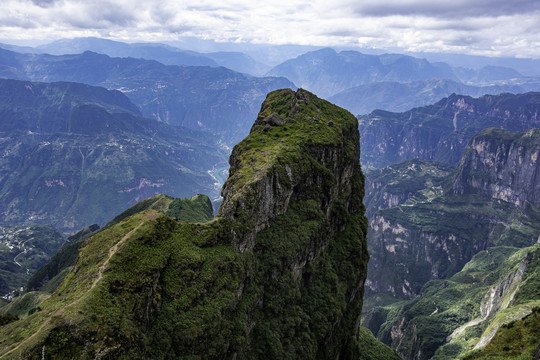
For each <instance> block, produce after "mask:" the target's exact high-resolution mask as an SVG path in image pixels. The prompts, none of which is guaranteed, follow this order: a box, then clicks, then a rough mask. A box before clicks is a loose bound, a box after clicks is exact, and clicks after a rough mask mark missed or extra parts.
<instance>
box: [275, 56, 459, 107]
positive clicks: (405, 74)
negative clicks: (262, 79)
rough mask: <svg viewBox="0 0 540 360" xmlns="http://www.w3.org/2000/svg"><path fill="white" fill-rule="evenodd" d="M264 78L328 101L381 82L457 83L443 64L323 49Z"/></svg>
mask: <svg viewBox="0 0 540 360" xmlns="http://www.w3.org/2000/svg"><path fill="white" fill-rule="evenodd" d="M267 75H269V76H283V77H286V78H287V79H289V80H291V81H292V82H293V83H295V85H296V86H298V87H301V88H305V89H309V90H310V91H314V92H316V93H319V94H320V95H321V96H325V97H329V96H331V95H334V94H337V93H338V92H341V91H343V90H345V89H350V88H352V87H355V86H359V85H364V84H369V83H372V82H380V81H398V82H409V81H416V80H427V79H431V78H433V77H438V78H445V79H451V80H456V81H457V80H458V78H457V77H456V75H455V74H454V73H453V71H452V68H451V67H450V66H448V65H447V64H444V63H433V64H432V63H430V62H428V61H427V60H425V59H418V58H414V57H412V56H406V55H399V54H385V55H366V54H362V53H359V52H356V51H342V52H339V53H338V52H336V51H335V50H333V49H330V48H325V49H321V50H317V51H312V52H308V53H306V54H303V55H301V56H299V57H297V58H295V59H291V60H287V61H285V62H284V63H282V64H280V65H278V66H276V67H274V68H273V69H272V70H270V71H269V72H268V73H267Z"/></svg>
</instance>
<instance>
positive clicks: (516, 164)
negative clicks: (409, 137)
mask: <svg viewBox="0 0 540 360" xmlns="http://www.w3.org/2000/svg"><path fill="white" fill-rule="evenodd" d="M538 131H539V130H537V129H536V130H534V129H533V130H529V131H526V132H524V133H522V134H517V135H514V134H511V133H509V132H507V131H503V130H495V129H490V130H487V131H485V132H483V133H481V134H479V135H478V136H476V137H474V138H473V139H472V140H471V143H470V144H469V147H468V148H467V150H466V152H465V155H464V156H463V159H462V161H461V162H460V165H459V167H458V168H457V169H456V171H455V172H454V173H451V172H447V173H446V178H445V177H444V174H443V176H442V177H439V178H438V182H437V184H439V185H438V186H440V189H439V190H438V191H437V189H436V187H433V186H432V185H433V183H431V184H429V183H427V182H426V183H425V184H426V187H425V188H424V189H421V190H417V187H416V186H415V185H417V184H418V182H419V183H422V181H421V179H422V177H420V176H418V177H417V182H411V181H410V179H409V177H407V176H404V175H405V174H404V173H403V168H405V167H406V166H405V165H406V164H408V163H403V164H401V165H399V164H398V165H393V166H392V167H388V168H386V169H381V170H378V171H377V172H376V174H378V173H381V174H384V173H386V178H387V180H388V179H393V180H392V181H390V183H389V185H387V187H388V188H398V189H399V188H401V189H402V192H403V193H407V192H409V193H413V195H410V194H408V193H407V194H405V195H403V196H405V197H408V199H407V200H406V201H404V202H403V203H401V204H399V205H398V206H394V207H389V208H386V209H382V210H379V211H374V210H368V213H369V212H370V211H372V212H373V213H374V215H373V216H372V217H371V219H370V231H369V233H368V243H369V246H370V253H371V261H370V264H369V266H370V268H369V274H370V275H369V277H368V282H367V288H368V289H369V290H370V291H373V292H384V293H389V294H392V295H393V296H396V297H399V298H409V299H410V298H412V297H414V296H416V295H418V294H419V291H420V289H421V287H422V286H423V284H425V283H426V282H427V281H429V280H432V279H442V278H447V277H449V276H451V275H452V274H454V273H455V272H457V271H459V270H460V269H461V268H462V267H463V265H465V263H466V262H468V261H469V260H470V259H471V257H472V256H473V255H474V254H475V253H477V252H478V251H480V250H484V249H486V248H487V247H490V246H497V245H509V246H519V247H524V246H530V245H531V244H533V243H535V242H536V240H537V239H538V230H539V229H538V225H537V222H538V214H537V211H536V210H534V208H531V207H530V206H529V207H526V206H525V204H526V203H531V204H533V205H535V206H536V204H537V202H536V201H537V200H536V197H537V194H538V190H537V189H538V187H539V186H540V185H539V184H538V181H537V176H538V175H537V174H538V173H539V170H538V169H539V167H540V165H539V164H540V162H538V161H537V157H538V152H539V150H538V147H539V146H540V137H539V136H538V134H539V132H538ZM479 150H481V151H479ZM424 166H425V167H427V166H426V165H424ZM392 174H393V175H392ZM424 179H429V178H428V177H425V176H424ZM433 179H435V178H433ZM368 184H369V182H368ZM390 185H391V186H390ZM407 189H409V190H407ZM414 190H417V191H416V192H414ZM377 197H380V194H376V195H370V196H369V197H367V198H369V199H375V198H377ZM374 204H375V205H377V204H378V205H377V206H378V207H383V206H384V204H381V203H380V202H379V203H376V202H374Z"/></svg>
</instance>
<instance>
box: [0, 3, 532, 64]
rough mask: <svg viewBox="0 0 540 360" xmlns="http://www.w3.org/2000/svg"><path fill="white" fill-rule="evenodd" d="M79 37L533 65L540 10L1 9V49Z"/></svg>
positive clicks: (385, 6)
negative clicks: (349, 49) (436, 55)
mask: <svg viewBox="0 0 540 360" xmlns="http://www.w3.org/2000/svg"><path fill="white" fill-rule="evenodd" d="M141 2H142V4H140V3H141ZM85 36H98V37H105V38H109V39H113V40H119V41H129V42H131V41H160V42H166V41H174V40H176V39H178V38H179V37H182V36H195V37H198V38H203V39H214V40H218V41H240V42H252V43H271V44H302V45H316V46H360V47H368V48H380V49H394V50H395V49H400V50H403V51H414V52H421V51H424V52H452V53H466V54H477V55H488V56H509V57H512V56H518V57H532V58H540V1H539V0H309V1H308V0H306V1H304V0H271V1H267V2H266V4H263V5H261V4H259V2H257V1H253V0H227V1H215V0H140V2H139V1H135V0H2V11H1V12H0V41H3V42H11V43H15V41H19V43H21V42H20V41H23V40H25V41H29V40H31V41H32V42H34V43H33V44H35V42H41V43H43V42H48V41H51V40H56V39H59V38H72V37H85Z"/></svg>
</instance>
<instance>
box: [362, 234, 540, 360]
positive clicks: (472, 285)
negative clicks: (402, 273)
mask: <svg viewBox="0 0 540 360" xmlns="http://www.w3.org/2000/svg"><path fill="white" fill-rule="evenodd" d="M539 249H540V248H539V245H538V244H537V245H534V246H532V247H527V248H524V249H518V248H514V247H494V248H490V249H488V250H485V251H481V252H479V253H478V254H476V255H475V256H474V257H473V259H472V260H471V261H470V262H468V263H467V264H466V265H465V267H464V268H463V269H462V270H461V271H460V272H458V273H456V274H455V275H454V276H452V277H450V278H449V279H446V280H436V281H431V282H429V283H428V284H426V285H425V286H424V287H423V289H422V293H421V294H420V296H418V297H416V298H415V299H413V300H411V301H406V302H400V303H394V304H391V305H388V306H382V307H380V308H378V309H377V310H376V311H372V312H370V313H369V314H367V318H366V321H365V324H366V325H368V326H369V327H370V329H371V330H372V331H373V332H374V333H376V334H377V336H378V337H379V338H380V339H383V340H384V341H385V342H386V343H388V344H390V345H392V347H393V348H394V349H396V350H398V352H399V353H400V354H401V355H402V356H403V357H404V358H405V359H439V360H442V359H456V358H461V356H463V355H464V354H465V353H467V352H468V351H470V350H473V349H479V348H482V347H484V346H485V345H486V344H488V343H489V342H490V341H491V340H492V339H493V338H494V335H495V334H496V333H497V331H498V330H500V329H501V327H502V330H505V329H506V328H507V327H506V326H505V324H508V323H511V322H513V321H516V320H519V319H521V318H523V317H525V316H527V315H528V314H530V313H531V312H534V311H535V310H534V309H535V308H536V307H538V306H539V305H540V300H539V298H538V286H537V284H538V281H540V273H539V270H540V269H539V267H538V263H539V260H538V257H539V255H540V250H539ZM526 326H527V325H526ZM530 331H534V330H533V329H532V328H529V329H523V333H522V335H521V337H522V338H524V339H527V341H526V342H525V341H523V340H522V339H521V338H516V337H514V338H513V339H512V340H511V341H507V342H506V344H505V345H506V348H507V350H502V349H499V353H498V354H497V355H499V356H502V357H503V358H510V356H511V355H517V354H522V355H523V353H526V352H527V353H532V351H533V350H534V349H535V347H536V346H538V344H539V343H540V340H538V339H537V338H535V337H534V335H533V334H531V333H530ZM531 335H533V336H531ZM531 337H532V338H531ZM510 348H514V349H513V351H509V349H510ZM525 350H526V352H525Z"/></svg>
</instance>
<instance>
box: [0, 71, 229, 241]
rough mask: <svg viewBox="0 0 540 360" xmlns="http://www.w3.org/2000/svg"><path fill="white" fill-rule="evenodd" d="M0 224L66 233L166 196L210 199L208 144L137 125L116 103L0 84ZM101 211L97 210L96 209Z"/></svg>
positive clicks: (183, 132)
mask: <svg viewBox="0 0 540 360" xmlns="http://www.w3.org/2000/svg"><path fill="white" fill-rule="evenodd" d="M0 92H2V94H4V95H5V96H2V97H1V98H0V134H1V135H0V153H1V154H2V155H1V156H0V209H1V210H0V224H17V223H24V222H28V221H33V222H39V223H49V224H52V225H54V226H55V227H57V228H59V229H62V230H65V231H70V232H72V231H74V230H78V229H80V228H82V227H85V226H88V225H90V224H94V223H98V224H104V223H105V222H106V221H107V220H109V219H111V218H112V217H113V216H114V215H115V214H118V213H119V212H120V211H122V210H123V209H125V208H126V207H128V206H131V205H133V204H135V203H136V202H137V201H139V200H142V199H144V198H147V197H149V196H152V195H155V194H158V193H162V192H167V193H169V194H171V195H172V196H175V197H188V196H192V195H193V194H197V193H203V192H206V193H211V194H212V196H213V197H217V196H218V193H217V191H215V190H214V183H215V180H214V179H213V178H212V177H211V176H210V174H209V173H208V171H209V170H211V169H212V168H213V167H214V166H215V165H216V164H220V163H223V162H224V158H225V150H221V147H220V146H219V145H218V143H217V139H214V138H213V136H212V135H209V134H208V133H202V132H197V131H193V130H189V129H185V128H178V127H173V126H170V125H167V124H164V123H159V122H156V121H152V120H149V119H145V118H143V117H142V116H140V115H139V113H138V110H137V108H136V107H135V106H134V105H133V104H132V103H131V102H130V101H129V99H127V98H126V97H125V96H124V95H123V94H121V93H120V92H117V91H108V90H105V89H103V88H98V87H92V86H88V85H83V84H75V83H52V84H45V83H31V82H23V81H15V80H0ZM105 204H107V206H105Z"/></svg>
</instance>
